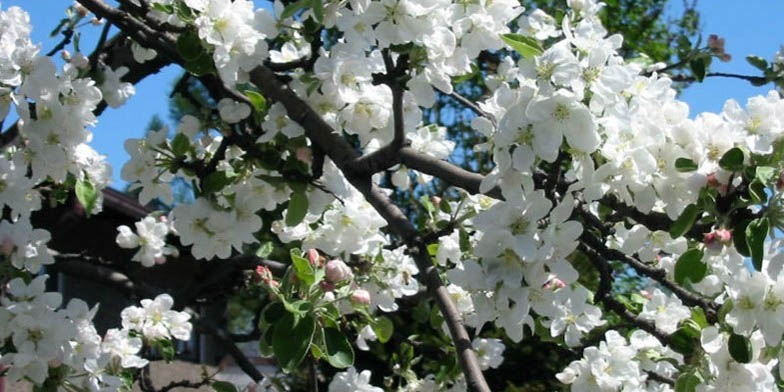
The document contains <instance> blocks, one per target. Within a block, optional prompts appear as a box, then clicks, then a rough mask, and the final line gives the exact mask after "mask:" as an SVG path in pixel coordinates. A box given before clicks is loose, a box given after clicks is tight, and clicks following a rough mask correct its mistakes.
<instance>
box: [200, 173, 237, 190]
mask: <svg viewBox="0 0 784 392" xmlns="http://www.w3.org/2000/svg"><path fill="white" fill-rule="evenodd" d="M233 181H234V176H233V175H231V176H230V175H228V174H227V173H226V172H225V171H215V172H212V173H210V175H208V176H207V178H205V179H204V181H202V183H201V192H202V193H204V194H210V193H216V192H220V190H221V189H223V188H225V187H226V185H229V184H231V183H232V182H233Z"/></svg>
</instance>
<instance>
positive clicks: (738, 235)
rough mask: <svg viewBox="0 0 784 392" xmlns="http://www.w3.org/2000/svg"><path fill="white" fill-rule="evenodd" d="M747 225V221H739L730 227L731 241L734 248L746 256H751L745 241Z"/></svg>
mask: <svg viewBox="0 0 784 392" xmlns="http://www.w3.org/2000/svg"><path fill="white" fill-rule="evenodd" d="M748 225H749V221H741V222H738V224H736V225H735V228H733V229H732V243H733V245H735V250H737V251H738V253H740V254H741V255H743V256H746V257H750V256H751V251H750V250H749V243H748V241H746V227H748Z"/></svg>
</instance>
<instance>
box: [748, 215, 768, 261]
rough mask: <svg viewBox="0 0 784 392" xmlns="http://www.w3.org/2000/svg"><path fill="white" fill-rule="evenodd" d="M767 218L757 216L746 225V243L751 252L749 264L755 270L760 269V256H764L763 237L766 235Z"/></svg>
mask: <svg viewBox="0 0 784 392" xmlns="http://www.w3.org/2000/svg"><path fill="white" fill-rule="evenodd" d="M768 229H769V227H768V218H757V219H754V220H753V221H751V222H749V225H748V226H746V243H747V244H748V246H749V252H750V253H751V264H753V265H754V269H756V270H757V271H761V270H762V258H763V257H764V256H765V238H766V237H767V236H768Z"/></svg>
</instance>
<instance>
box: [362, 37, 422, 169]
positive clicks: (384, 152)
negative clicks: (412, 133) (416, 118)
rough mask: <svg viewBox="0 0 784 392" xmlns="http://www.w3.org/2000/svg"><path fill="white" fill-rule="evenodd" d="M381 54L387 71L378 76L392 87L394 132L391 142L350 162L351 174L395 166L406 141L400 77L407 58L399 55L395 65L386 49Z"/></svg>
mask: <svg viewBox="0 0 784 392" xmlns="http://www.w3.org/2000/svg"><path fill="white" fill-rule="evenodd" d="M382 54H383V57H384V64H385V65H386V69H387V73H386V75H384V76H383V77H380V78H381V80H382V81H383V83H384V84H386V85H388V86H389V88H390V89H392V115H393V121H394V132H395V133H394V136H393V139H392V142H390V143H389V144H387V145H386V146H384V147H381V148H379V149H378V150H376V151H374V152H372V153H370V154H367V155H365V156H362V157H359V158H357V159H356V160H355V161H354V162H352V163H351V166H350V168H349V169H350V170H351V171H352V172H353V174H365V175H369V174H374V173H378V172H380V171H383V170H386V169H389V168H390V167H392V166H395V165H396V164H398V163H399V155H398V152H399V151H400V149H401V148H403V146H404V145H405V143H406V130H405V124H404V123H403V93H404V91H405V89H404V88H403V85H402V83H401V82H400V77H401V76H402V75H403V74H404V73H405V71H404V68H403V66H405V65H406V64H407V61H408V60H407V58H406V57H405V56H401V57H400V58H399V59H398V65H397V66H396V65H394V64H393V63H392V57H391V56H390V54H389V51H388V50H386V49H385V50H384V51H383V52H382Z"/></svg>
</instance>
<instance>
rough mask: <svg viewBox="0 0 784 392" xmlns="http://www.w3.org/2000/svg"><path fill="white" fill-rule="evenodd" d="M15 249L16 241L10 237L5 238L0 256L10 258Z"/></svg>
mask: <svg viewBox="0 0 784 392" xmlns="http://www.w3.org/2000/svg"><path fill="white" fill-rule="evenodd" d="M15 248H16V244H14V241H13V240H11V238H9V237H5V238H3V241H1V242H0V255H3V256H10V255H11V253H14V249H15Z"/></svg>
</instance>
